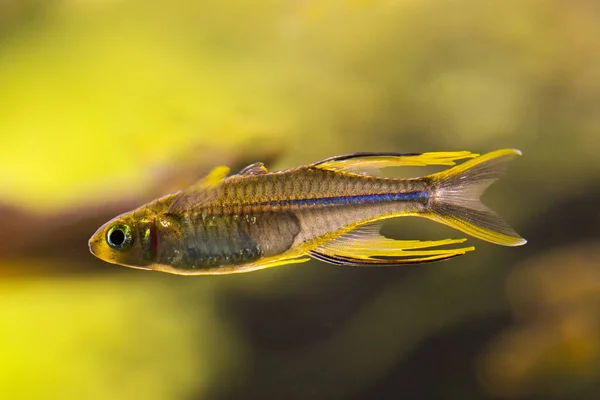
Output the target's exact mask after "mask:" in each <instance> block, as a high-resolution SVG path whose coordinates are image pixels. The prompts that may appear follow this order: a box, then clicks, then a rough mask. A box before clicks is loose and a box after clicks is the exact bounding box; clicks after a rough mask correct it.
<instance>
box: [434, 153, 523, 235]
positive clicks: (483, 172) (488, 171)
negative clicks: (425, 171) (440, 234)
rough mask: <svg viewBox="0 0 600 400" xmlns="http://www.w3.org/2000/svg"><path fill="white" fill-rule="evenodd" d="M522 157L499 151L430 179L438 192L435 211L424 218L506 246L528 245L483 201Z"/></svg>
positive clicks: (435, 196)
mask: <svg viewBox="0 0 600 400" xmlns="http://www.w3.org/2000/svg"><path fill="white" fill-rule="evenodd" d="M519 155H521V152H520V151H519V150H514V149H503V150H497V151H493V152H491V153H487V154H484V155H482V156H480V157H477V158H475V159H472V160H469V161H466V162H464V163H462V164H460V165H457V166H456V167H453V168H450V169H448V170H446V171H442V172H439V173H437V174H433V175H429V176H428V177H427V179H431V181H432V183H433V186H434V188H435V192H434V195H433V199H432V202H431V211H430V212H429V213H427V214H425V215H423V216H424V217H427V218H430V219H432V220H434V221H437V222H441V223H443V224H446V225H449V226H451V227H453V228H456V229H458V230H460V231H463V232H465V233H467V234H469V235H471V236H474V237H476V238H479V239H482V240H486V241H488V242H492V243H496V244H500V245H503V246H521V245H523V244H525V243H527V240H525V239H523V238H522V237H521V236H519V234H518V233H516V232H515V231H514V230H513V229H512V228H511V227H510V226H509V225H508V224H507V223H506V222H505V221H504V220H503V219H502V217H500V216H499V215H498V214H496V213H495V212H494V211H492V210H491V209H489V208H488V207H486V206H485V205H484V204H483V203H482V202H481V201H480V199H479V198H480V196H481V195H482V194H483V192H484V191H485V190H486V189H487V188H488V187H489V186H490V185H491V184H492V183H494V182H495V181H496V180H497V179H498V178H500V177H501V176H502V175H503V174H504V172H505V171H506V169H507V167H508V163H509V161H510V160H512V159H513V158H515V157H516V156H519Z"/></svg>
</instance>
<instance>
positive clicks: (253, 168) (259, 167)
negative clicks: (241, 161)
mask: <svg viewBox="0 0 600 400" xmlns="http://www.w3.org/2000/svg"><path fill="white" fill-rule="evenodd" d="M266 173H267V168H266V167H265V164H263V163H261V162H255V163H254V164H250V165H248V166H246V167H244V168H242V170H241V171H240V172H239V173H238V175H262V174H266Z"/></svg>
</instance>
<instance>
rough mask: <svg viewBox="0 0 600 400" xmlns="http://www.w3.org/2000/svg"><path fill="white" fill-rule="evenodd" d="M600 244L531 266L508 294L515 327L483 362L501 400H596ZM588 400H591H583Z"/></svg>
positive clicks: (513, 280)
mask: <svg viewBox="0 0 600 400" xmlns="http://www.w3.org/2000/svg"><path fill="white" fill-rule="evenodd" d="M599 265H600V243H599V242H597V241H591V242H588V243H580V244H577V245H573V246H570V247H565V248H561V249H557V250H554V251H552V252H549V253H546V254H543V255H540V256H538V257H535V258H534V259H532V260H528V261H525V262H524V263H522V264H521V265H520V267H519V268H517V269H515V271H514V272H513V273H512V274H511V276H510V277H509V280H508V293H509V300H510V302H511V306H512V308H513V313H514V316H515V320H516V324H515V326H514V327H512V328H510V329H508V330H506V331H505V332H503V333H502V334H501V335H499V336H498V337H497V338H496V339H495V340H494V341H493V342H492V343H491V344H490V345H489V347H488V349H487V351H486V352H485V354H484V356H483V361H482V362H483V365H484V369H483V373H482V379H483V381H484V383H485V384H486V387H487V388H488V389H489V390H490V391H491V392H492V393H494V394H497V395H500V396H502V397H517V398H520V397H522V396H526V395H532V394H535V395H552V396H553V397H554V396H557V395H558V394H560V393H563V394H565V393H569V392H573V391H576V392H579V393H581V394H582V395H583V394H584V393H588V392H589V395H590V396H592V394H593V393H596V391H595V389H596V388H595V386H596V385H597V383H598V382H597V377H598V375H599V374H600V345H599V343H600V270H598V266H599ZM584 397H586V398H587V395H586V396H584Z"/></svg>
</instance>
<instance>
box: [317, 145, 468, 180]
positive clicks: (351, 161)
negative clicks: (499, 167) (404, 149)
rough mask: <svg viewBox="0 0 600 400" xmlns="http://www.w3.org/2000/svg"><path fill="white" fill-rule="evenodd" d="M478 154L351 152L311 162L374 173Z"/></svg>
mask: <svg viewBox="0 0 600 400" xmlns="http://www.w3.org/2000/svg"><path fill="white" fill-rule="evenodd" d="M478 155H479V154H475V153H471V152H469V151H449V152H432V153H352V154H345V155H341V156H335V157H330V158H326V159H324V160H321V161H318V162H316V163H314V164H312V166H313V167H317V168H322V169H328V170H333V171H345V172H350V173H356V174H372V173H376V172H377V170H379V169H380V168H388V167H405V166H416V167H421V166H427V165H455V164H456V161H458V160H463V159H465V158H475V157H477V156H478Z"/></svg>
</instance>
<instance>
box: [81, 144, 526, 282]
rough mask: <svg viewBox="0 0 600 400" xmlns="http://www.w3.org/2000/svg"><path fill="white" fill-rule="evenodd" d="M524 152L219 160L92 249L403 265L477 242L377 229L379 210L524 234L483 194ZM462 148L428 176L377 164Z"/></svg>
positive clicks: (94, 241)
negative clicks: (280, 163)
mask: <svg viewBox="0 0 600 400" xmlns="http://www.w3.org/2000/svg"><path fill="white" fill-rule="evenodd" d="M519 154H520V153H519V152H518V151H517V150H511V149H508V150H498V151H496V152H492V153H488V154H486V155H484V156H479V155H477V154H472V153H469V152H447V153H423V154H392V153H356V154H351V155H344V156H336V157H331V158H329V159H326V160H322V161H319V162H316V163H313V164H310V165H305V166H300V167H296V168H292V169H288V170H284V171H276V172H268V171H267V170H266V168H265V167H264V165H263V164H262V163H255V164H252V165H249V166H248V167H246V168H244V169H243V170H241V171H240V172H239V173H238V174H236V175H232V176H227V174H228V172H229V169H228V168H227V167H217V168H215V169H214V170H213V171H212V172H211V173H210V174H209V175H208V176H207V177H206V178H205V179H203V180H201V181H200V182H198V183H197V184H195V185H193V186H192V187H190V188H187V189H184V190H181V191H179V192H177V193H173V194H169V195H167V196H164V197H162V198H160V199H158V200H155V201H153V202H151V203H149V204H147V205H144V206H142V207H140V208H138V209H136V210H133V211H131V212H129V213H125V214H122V215H120V216H118V217H116V218H114V219H113V220H111V221H109V222H108V223H106V224H105V225H103V226H102V227H100V229H98V231H97V232H96V233H95V234H94V236H93V237H92V238H91V239H90V243H89V245H90V250H91V251H92V253H93V254H94V255H96V256H97V257H99V258H101V259H103V260H105V261H107V262H111V263H116V264H121V265H126V266H130V267H135V268H143V269H152V270H158V271H164V272H169V273H174V274H181V275H201V274H227V273H236V272H247V271H253V270H257V269H262V268H268V267H273V266H277V265H282V264H290V263H299V262H304V261H307V260H308V259H309V257H313V258H316V259H319V260H322V261H325V262H329V263H333V264H338V265H400V264H407V263H419V262H427V261H437V260H443V259H447V258H451V257H455V256H459V255H462V254H465V253H466V252H468V251H471V250H473V249H474V248H473V247H459V248H442V247H447V246H448V245H453V244H457V243H462V242H463V241H464V239H446V240H438V241H417V240H410V241H402V240H393V239H389V238H385V237H383V236H381V235H380V234H379V228H380V224H381V221H382V220H384V219H388V218H394V217H401V216H409V215H410V216H421V217H425V218H429V219H433V220H435V221H438V222H441V223H444V224H447V225H450V226H453V227H455V228H457V229H459V230H462V231H464V232H466V233H468V234H471V235H472V236H475V237H479V238H481V239H484V240H487V241H491V242H493V243H497V244H502V245H509V246H515V245H520V244H524V243H525V240H524V239H522V238H521V237H520V236H519V235H518V234H516V233H515V232H514V231H513V230H512V229H511V228H510V227H509V226H508V225H507V224H506V223H505V222H504V221H503V220H502V219H501V218H500V217H499V216H498V215H496V214H495V213H494V212H493V211H491V210H489V209H488V208H487V207H485V206H484V205H483V204H482V203H481V202H480V201H479V196H480V195H481V193H482V192H483V191H484V190H485V189H486V188H487V187H488V186H489V185H490V184H491V183H492V182H493V181H495V180H496V179H497V178H498V177H499V176H500V175H501V174H502V172H503V171H504V169H505V167H506V164H507V162H508V161H509V160H510V159H512V158H514V157H515V156H516V155H519ZM464 159H468V161H466V162H463V163H461V164H459V165H458V166H455V167H454V168H450V169H448V170H446V171H442V172H440V173H437V174H433V175H429V176H425V177H421V178H412V179H395V178H385V177H380V176H377V175H376V170H377V169H379V168H385V167H390V166H403V165H449V166H452V165H455V163H456V161H458V160H464ZM373 173H374V174H373ZM307 256H309V257H307Z"/></svg>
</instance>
